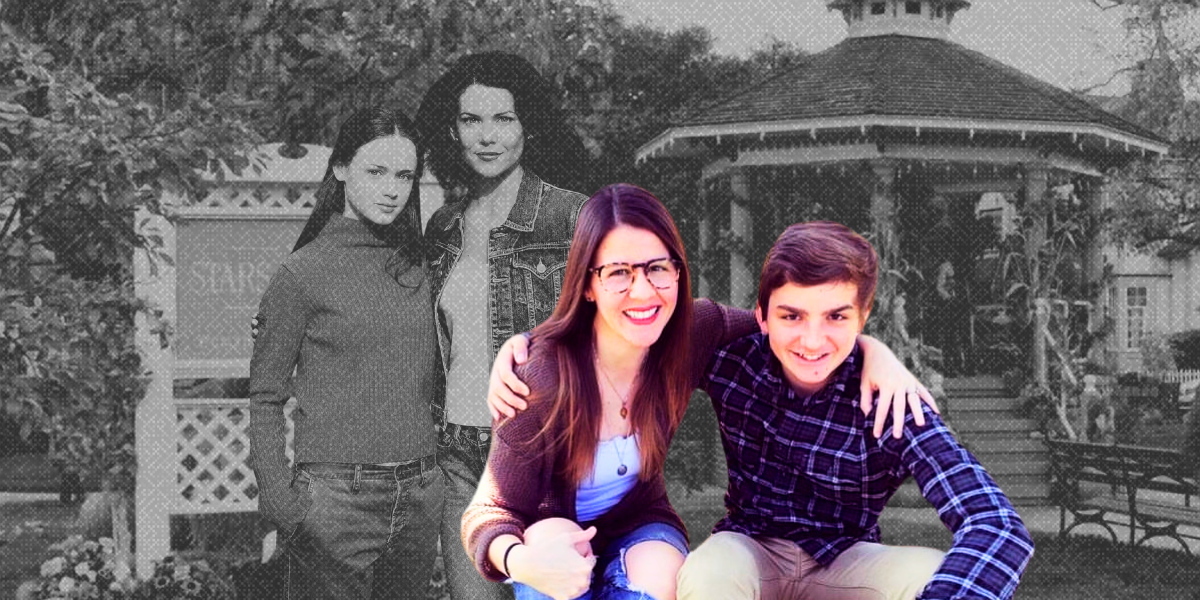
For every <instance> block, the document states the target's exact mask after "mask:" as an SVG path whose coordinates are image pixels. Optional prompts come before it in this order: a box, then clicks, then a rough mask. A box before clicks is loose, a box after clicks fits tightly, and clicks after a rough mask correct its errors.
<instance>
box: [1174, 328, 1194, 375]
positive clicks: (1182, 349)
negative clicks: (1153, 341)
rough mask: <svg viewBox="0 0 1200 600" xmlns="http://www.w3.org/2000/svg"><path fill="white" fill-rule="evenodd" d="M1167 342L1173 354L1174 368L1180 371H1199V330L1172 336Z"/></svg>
mask: <svg viewBox="0 0 1200 600" xmlns="http://www.w3.org/2000/svg"><path fill="white" fill-rule="evenodd" d="M1167 341H1168V343H1170V345H1171V350H1172V351H1174V353H1175V366H1177V367H1179V368H1180V369H1200V329H1191V330H1188V331H1181V332H1179V333H1175V334H1172V335H1171V336H1169V337H1168V338H1167Z"/></svg>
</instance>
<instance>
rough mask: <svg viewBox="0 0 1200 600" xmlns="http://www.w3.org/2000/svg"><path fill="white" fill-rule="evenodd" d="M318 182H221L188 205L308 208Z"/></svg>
mask: <svg viewBox="0 0 1200 600" xmlns="http://www.w3.org/2000/svg"><path fill="white" fill-rule="evenodd" d="M319 186H320V184H319V183H305V184H292V185H281V184H278V183H263V184H259V185H222V186H218V187H215V188H213V190H212V191H211V192H209V194H208V195H207V196H205V197H204V198H203V199H201V200H200V201H199V202H197V203H196V204H194V205H192V206H190V207H188V208H190V209H197V208H199V209H223V210H237V211H246V212H250V213H263V212H272V211H287V212H292V211H311V210H312V208H313V206H314V205H315V204H316V192H317V188H318V187H319Z"/></svg>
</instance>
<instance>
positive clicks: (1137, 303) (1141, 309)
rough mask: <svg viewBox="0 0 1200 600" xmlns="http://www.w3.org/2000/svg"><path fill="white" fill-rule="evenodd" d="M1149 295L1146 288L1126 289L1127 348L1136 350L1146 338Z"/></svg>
mask: <svg viewBox="0 0 1200 600" xmlns="http://www.w3.org/2000/svg"><path fill="white" fill-rule="evenodd" d="M1148 300H1149V295H1148V294H1147V293H1146V288H1145V287H1127V288H1125V330H1126V335H1125V347H1126V348H1128V349H1130V350H1134V349H1136V348H1137V347H1138V343H1139V342H1141V341H1142V338H1144V337H1146V308H1147V306H1149V302H1148Z"/></svg>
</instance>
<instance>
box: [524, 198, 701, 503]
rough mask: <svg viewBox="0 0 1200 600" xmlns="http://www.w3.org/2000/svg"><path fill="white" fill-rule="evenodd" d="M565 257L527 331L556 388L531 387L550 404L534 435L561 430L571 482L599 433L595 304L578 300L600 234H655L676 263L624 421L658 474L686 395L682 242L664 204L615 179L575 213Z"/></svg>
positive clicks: (565, 472)
mask: <svg viewBox="0 0 1200 600" xmlns="http://www.w3.org/2000/svg"><path fill="white" fill-rule="evenodd" d="M577 223H578V224H577V225H576V226H575V237H574V239H572V241H571V251H570V254H569V255H568V258H567V269H566V273H565V274H564V276H563V285H562V294H561V295H560V296H559V298H558V304H557V305H555V307H554V313H553V314H551V315H550V318H549V319H547V320H546V322H545V323H542V324H541V325H540V326H538V327H537V328H535V329H534V330H533V337H534V339H535V342H536V343H535V344H534V346H533V348H534V353H535V354H536V353H539V352H547V353H550V352H553V353H554V354H555V355H556V356H557V358H558V385H557V386H556V387H555V388H554V389H552V390H541V391H535V392H534V394H533V395H532V396H531V400H532V401H535V402H536V401H547V402H553V403H554V405H553V408H552V409H551V410H550V419H549V421H548V422H547V423H546V425H545V427H544V429H543V430H542V435H548V433H547V432H549V431H553V430H554V429H555V428H556V427H558V426H560V425H561V426H562V429H563V435H562V436H561V437H559V438H558V439H556V440H551V445H552V447H553V448H554V451H555V452H556V453H558V455H559V456H560V457H561V458H562V459H563V460H561V461H560V463H559V464H560V465H561V469H560V473H559V474H560V475H561V476H563V477H564V478H565V479H566V480H567V481H570V482H573V483H576V484H577V483H579V482H580V481H581V480H582V479H583V478H584V477H586V476H587V475H588V473H590V472H591V470H592V467H593V464H592V463H593V462H594V458H595V456H596V447H597V445H598V443H599V438H600V423H601V419H602V406H601V401H600V388H599V385H598V380H597V378H596V369H595V364H596V363H595V362H594V355H593V348H594V346H593V343H594V339H593V338H594V326H595V319H596V305H595V303H593V302H587V301H586V300H584V291H585V290H586V289H587V288H588V286H589V283H590V281H591V279H590V278H591V276H592V272H591V271H589V268H590V267H591V265H592V261H593V260H594V259H595V256H596V251H597V250H598V249H599V247H600V244H601V242H603V241H604V238H605V237H606V236H607V235H608V234H609V232H611V231H612V230H614V229H616V228H617V227H618V226H621V225H627V226H629V227H635V228H638V229H644V230H646V231H649V232H651V233H653V234H654V235H656V236H658V239H660V240H662V243H663V245H665V246H666V247H667V250H668V251H670V253H671V257H672V258H675V259H678V260H679V261H680V264H681V265H682V266H681V269H682V270H681V272H680V274H679V288H678V295H679V297H678V302H677V303H676V306H675V312H674V313H673V314H672V315H671V320H670V321H668V322H667V325H666V327H664V328H663V332H662V335H661V336H660V337H659V338H658V341H656V342H654V344H653V345H651V346H650V350H649V352H648V353H647V354H646V358H645V360H644V361H643V362H642V367H641V370H640V371H639V372H638V375H637V380H636V384H635V388H634V390H633V391H632V392H631V393H632V394H633V396H634V398H636V401H635V402H633V403H632V406H631V407H630V413H629V418H630V422H631V425H632V426H633V431H635V432H637V434H638V437H639V448H640V449H641V454H642V470H641V474H640V475H639V478H640V479H642V480H645V481H648V480H650V479H652V478H653V477H655V476H657V475H658V474H659V473H661V472H662V468H663V464H664V462H665V461H666V456H667V443H668V439H669V435H670V432H671V431H672V430H673V429H674V428H675V427H676V426H678V424H679V421H680V419H682V418H683V412H684V409H685V408H686V407H687V400H688V396H689V395H690V394H691V386H690V383H689V380H690V378H689V373H688V365H689V363H688V349H689V341H688V338H689V337H690V335H691V326H692V290H691V286H690V285H689V283H688V282H689V279H690V277H689V275H688V270H687V257H686V256H685V254H684V250H683V240H682V239H680V237H679V231H678V230H677V229H676V228H675V222H674V221H673V220H672V219H671V215H670V214H669V213H667V209H666V208H664V207H663V205H662V203H661V202H659V201H658V199H657V198H655V197H654V196H653V195H652V194H650V192H647V191H646V190H644V189H642V188H639V187H637V186H633V185H629V184H615V185H610V186H608V187H605V188H604V189H602V190H600V191H599V192H596V194H595V195H594V196H592V197H591V199H589V200H588V201H587V202H586V203H585V204H584V205H583V209H582V210H581V211H580V214H579V220H578V222H577Z"/></svg>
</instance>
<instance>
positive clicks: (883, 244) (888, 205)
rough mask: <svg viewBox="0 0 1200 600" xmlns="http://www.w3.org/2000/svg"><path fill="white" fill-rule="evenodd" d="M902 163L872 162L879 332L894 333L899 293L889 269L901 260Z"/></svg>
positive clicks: (873, 230)
mask: <svg viewBox="0 0 1200 600" xmlns="http://www.w3.org/2000/svg"><path fill="white" fill-rule="evenodd" d="M899 164H900V163H899V161H897V160H895V159H888V158H881V159H876V160H872V161H870V162H869V164H868V166H869V167H870V174H869V177H870V181H869V182H868V183H869V185H870V190H871V233H870V238H871V243H872V244H873V245H874V246H875V253H876V254H878V255H879V283H878V284H877V285H876V288H875V307H874V309H873V310H872V314H874V315H875V318H873V319H871V321H873V322H874V323H875V327H876V328H877V329H876V330H877V331H882V332H890V329H891V324H892V319H891V306H892V300H893V299H894V297H895V294H896V289H897V287H896V285H897V284H896V280H895V277H893V276H892V275H890V274H889V270H890V269H891V268H892V267H893V266H895V265H896V262H897V261H898V259H899V257H900V238H899V236H897V235H896V225H897V222H896V190H895V183H896V169H897V167H899Z"/></svg>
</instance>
